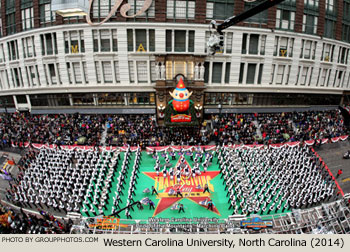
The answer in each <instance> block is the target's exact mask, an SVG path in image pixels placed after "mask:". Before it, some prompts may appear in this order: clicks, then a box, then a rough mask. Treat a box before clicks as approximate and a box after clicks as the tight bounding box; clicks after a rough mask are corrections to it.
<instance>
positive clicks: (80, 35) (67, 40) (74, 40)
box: [63, 31, 85, 53]
mask: <svg viewBox="0 0 350 252" xmlns="http://www.w3.org/2000/svg"><path fill="white" fill-rule="evenodd" d="M63 34H64V47H65V53H83V52H85V45H84V32H83V31H69V32H64V33H63Z"/></svg>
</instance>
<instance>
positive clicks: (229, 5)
mask: <svg viewBox="0 0 350 252" xmlns="http://www.w3.org/2000/svg"><path fill="white" fill-rule="evenodd" d="M233 6H234V0H207V19H215V20H225V19H227V18H229V17H232V16H233Z"/></svg>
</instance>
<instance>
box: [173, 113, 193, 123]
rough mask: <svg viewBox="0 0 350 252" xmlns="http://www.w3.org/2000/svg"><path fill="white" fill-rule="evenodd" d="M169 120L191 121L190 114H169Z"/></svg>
mask: <svg viewBox="0 0 350 252" xmlns="http://www.w3.org/2000/svg"><path fill="white" fill-rule="evenodd" d="M171 122H191V116H190V115H175V116H171Z"/></svg>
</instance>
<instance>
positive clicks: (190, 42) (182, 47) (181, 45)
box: [165, 30, 195, 52]
mask: <svg viewBox="0 0 350 252" xmlns="http://www.w3.org/2000/svg"><path fill="white" fill-rule="evenodd" d="M194 41H195V32H194V31H183V30H175V31H172V30H167V31H166V39H165V45H166V51H167V52H172V51H174V52H194V50H195V48H194ZM186 42H187V43H186ZM173 44H174V46H173ZM186 47H187V48H186Z"/></svg>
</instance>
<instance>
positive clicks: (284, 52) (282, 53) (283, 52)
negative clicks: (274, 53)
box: [280, 49, 287, 57]
mask: <svg viewBox="0 0 350 252" xmlns="http://www.w3.org/2000/svg"><path fill="white" fill-rule="evenodd" d="M280 52H281V56H282V57H286V54H287V50H286V49H281V50H280Z"/></svg>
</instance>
